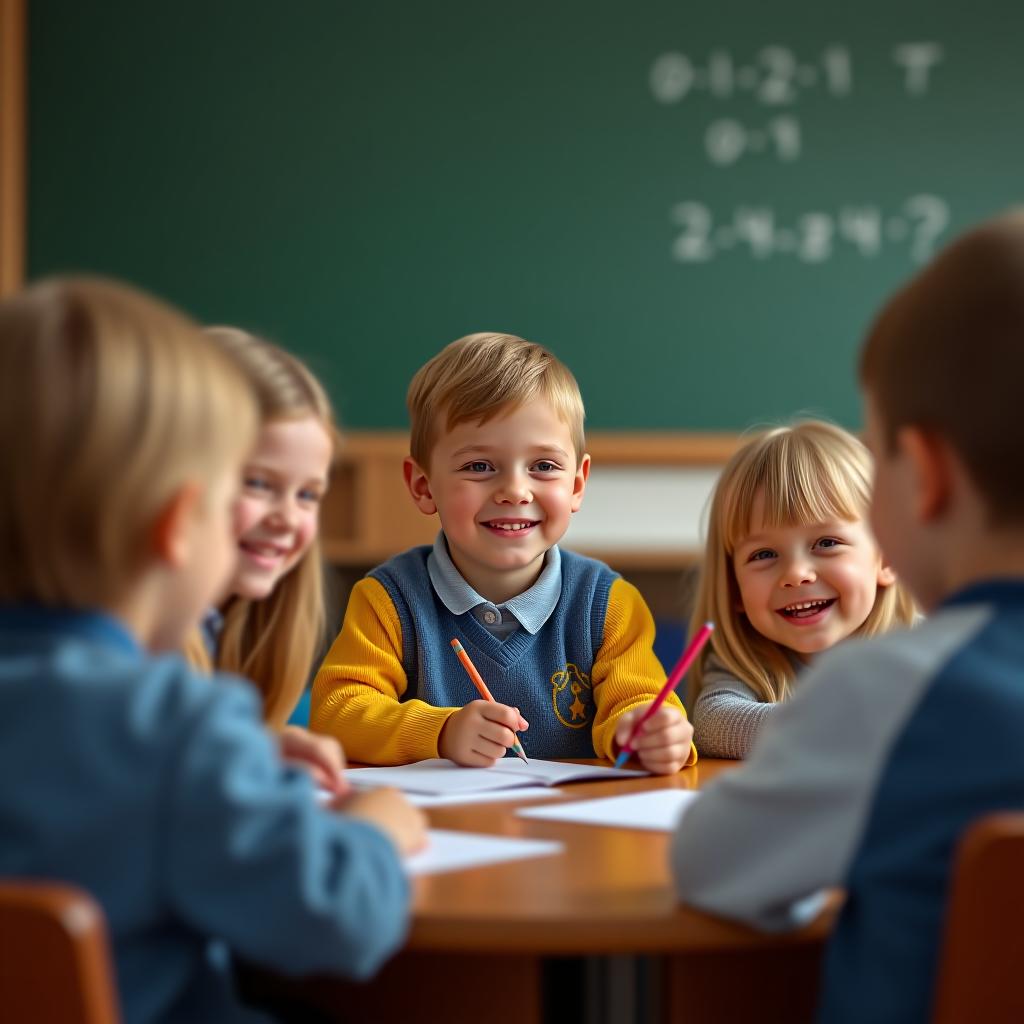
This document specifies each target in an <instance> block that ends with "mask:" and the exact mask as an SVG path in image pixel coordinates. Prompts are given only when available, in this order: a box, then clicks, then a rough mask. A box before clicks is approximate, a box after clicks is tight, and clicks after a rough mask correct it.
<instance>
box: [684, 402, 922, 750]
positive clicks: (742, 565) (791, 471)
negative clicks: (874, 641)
mask: <svg viewBox="0 0 1024 1024" xmlns="http://www.w3.org/2000/svg"><path fill="white" fill-rule="evenodd" d="M871 473H872V469H871V457H870V455H869V453H868V451H867V449H866V448H865V447H864V445H863V444H861V442H860V441H858V440H857V438H855V437H854V436H853V435H852V434H849V433H848V432H847V431H845V430H843V429H841V428H840V427H837V426H834V425H832V424H830V423H825V422H821V421H815V420H808V421H804V422H800V423H796V424H794V425H793V426H788V427H777V428H775V429H772V430H768V431H765V432H764V433H762V434H759V435H758V436H756V437H754V438H753V439H752V440H750V441H749V442H748V443H747V444H745V445H744V446H743V447H742V448H741V449H740V450H739V451H738V452H736V454H735V455H734V456H733V457H732V459H730V461H729V463H728V464H727V465H726V467H725V468H724V470H723V471H722V475H721V477H720V478H719V480H718V483H717V485H716V487H715V491H714V494H713V496H712V499H711V504H710V510H709V514H708V528H707V542H706V548H705V556H704V562H703V565H702V569H701V575H700V581H699V584H698V590H697V597H696V602H695V607H694V612H693V618H692V625H691V629H696V628H699V626H700V624H701V623H703V622H705V621H708V620H711V621H713V622H714V623H715V627H716V628H715V632H714V634H713V635H712V639H711V643H710V644H709V645H708V647H707V648H706V649H705V651H704V652H703V654H702V655H701V657H700V658H699V659H698V661H697V663H696V665H695V666H694V668H693V670H692V672H691V674H690V683H689V701H688V704H689V706H690V708H691V713H692V717H693V726H694V741H695V743H696V744H697V748H698V750H699V751H700V752H701V753H702V754H704V755H705V756H709V757H733V758H738V757H745V756H746V755H747V753H748V752H749V750H750V747H751V745H752V744H753V741H754V738H755V736H756V735H757V732H758V730H759V729H760V727H761V725H762V723H763V722H764V721H765V719H766V718H767V717H768V716H769V715H770V714H771V712H772V709H773V707H774V706H775V705H776V704H778V703H779V702H780V701H783V700H785V699H786V698H787V697H789V696H790V695H791V694H792V691H793V688H794V686H796V685H797V683H798V676H799V673H800V671H801V669H802V668H803V667H804V666H805V665H806V664H807V663H808V662H810V661H811V660H812V659H813V658H814V657H815V656H816V655H817V654H819V653H820V652H821V651H823V650H827V649H828V648H829V647H832V646H833V645H835V644H836V643H839V642H840V641H841V640H844V639H846V638H847V637H849V636H873V635H875V634H877V633H882V632H885V631H886V630H889V629H892V628H893V627H896V626H905V625H910V624H911V623H912V622H913V620H914V617H915V610H914V605H913V601H912V599H911V598H910V596H909V594H908V593H907V591H906V590H905V589H904V588H903V587H902V586H901V585H900V584H899V583H898V582H897V580H896V578H895V575H894V574H893V571H892V569H891V568H890V567H889V566H888V565H887V564H886V563H885V561H884V558H883V557H882V554H881V552H880V551H879V549H878V545H877V544H876V542H875V540H874V538H873V537H872V535H871V532H870V529H869V527H868V525H867V521H866V517H867V510H868V505H869V501H870V494H871Z"/></svg>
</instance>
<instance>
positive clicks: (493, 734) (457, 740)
mask: <svg viewBox="0 0 1024 1024" xmlns="http://www.w3.org/2000/svg"><path fill="white" fill-rule="evenodd" d="M528 728H529V724H528V723H527V721H526V719H524V718H523V717H522V715H520V714H519V710H518V709H517V708H510V707H509V706H508V705H507V704H497V703H495V702H494V701H489V700H474V701H470V703H469V704H467V705H466V706H465V707H462V708H459V710H458V711H456V712H455V714H454V715H452V716H451V718H449V719H448V721H447V722H445V724H444V728H443V729H442V730H441V736H440V738H439V739H438V742H437V752H438V754H440V755H441V757H447V758H448V759H449V760H450V761H454V762H455V763H456V764H461V765H466V766H468V767H470V768H490V767H491V765H493V764H495V763H496V762H497V761H498V759H499V758H502V757H504V756H505V754H506V752H507V751H508V750H509V749H511V748H512V747H514V746H515V745H516V743H517V740H516V733H517V732H522V731H524V730H525V729H528Z"/></svg>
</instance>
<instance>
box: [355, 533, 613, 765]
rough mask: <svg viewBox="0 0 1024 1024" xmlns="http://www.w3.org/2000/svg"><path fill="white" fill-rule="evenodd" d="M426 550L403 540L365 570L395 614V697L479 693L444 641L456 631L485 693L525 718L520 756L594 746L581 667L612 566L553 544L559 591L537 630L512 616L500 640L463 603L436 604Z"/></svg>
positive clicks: (592, 644)
mask: <svg viewBox="0 0 1024 1024" xmlns="http://www.w3.org/2000/svg"><path fill="white" fill-rule="evenodd" d="M430 550H431V549H430V547H429V546H427V545H424V546H422V547H416V548H411V549H410V550H409V551H406V552H404V553H402V554H400V555H397V556H395V557H394V558H392V559H391V560H390V561H388V562H385V563H384V564H383V565H381V566H378V567H377V568H376V569H374V570H373V571H372V572H370V573H369V576H370V577H371V578H373V579H375V580H377V581H378V582H379V583H380V584H381V585H382V586H383V587H384V589H385V590H387V592H388V594H389V596H390V597H391V600H392V601H393V602H394V606H395V611H396V612H397V614H398V620H399V622H400V623H401V627H402V667H403V669H404V671H405V676H406V682H407V685H406V690H405V693H404V694H403V696H402V700H403V701H405V700H412V699H413V698H416V699H419V700H423V701H426V702H427V703H428V704H433V705H435V706H436V707H459V706H461V705H463V704H468V703H469V702H470V701H472V700H478V699H479V697H480V695H479V694H478V693H477V691H476V688H475V687H474V686H473V683H472V682H471V681H470V679H469V677H468V676H467V675H466V671H465V669H464V668H463V667H462V664H461V663H460V662H459V659H458V658H457V657H456V656H455V652H454V651H453V650H452V649H451V646H450V645H451V641H452V640H453V639H455V638H457V639H458V640H459V641H460V642H461V643H462V646H463V647H465V649H466V651H467V653H468V654H469V656H470V658H471V659H472V660H473V664H474V665H476V667H477V671H479V673H480V675H481V676H482V677H483V679H484V682H485V683H487V687H488V689H489V690H490V691H491V694H492V695H493V697H494V699H495V700H496V701H498V702H499V703H501V704H508V705H510V706H512V707H517V708H519V711H520V713H521V714H522V716H523V717H524V718H525V719H526V720H527V722H529V723H530V728H529V731H527V732H524V733H523V734H522V738H523V746H524V747H525V748H526V751H527V754H528V755H529V756H532V757H540V758H560V757H594V756H596V755H595V753H594V744H593V740H592V738H591V728H592V726H593V723H594V714H595V711H596V706H595V703H594V691H593V687H592V685H591V681H590V677H591V672H592V670H593V667H594V659H595V656H596V654H597V651H598V650H599V649H600V647H601V644H602V642H603V640H604V621H605V613H606V612H607V610H608V594H609V591H610V590H611V585H612V582H613V581H614V580H615V579H616V578H617V574H616V573H614V572H612V570H611V569H609V568H608V567H607V566H606V565H604V564H603V563H601V562H598V561H595V560H594V559H592V558H584V557H583V556H582V555H577V554H573V553H572V552H571V551H562V552H561V556H562V591H561V595H560V596H559V598H558V603H557V604H556V605H555V610H554V611H553V612H552V613H551V616H550V617H549V618H548V621H547V622H545V623H544V625H543V626H542V627H541V629H540V630H539V632H538V633H537V634H536V635H531V634H530V633H529V632H528V631H527V630H526V629H524V628H523V627H521V626H520V627H519V628H518V629H516V630H515V631H514V632H512V633H511V634H510V635H509V636H507V637H506V638H505V639H504V640H499V639H498V638H497V637H495V636H493V635H492V634H491V633H489V632H488V631H487V629H485V628H484V627H483V626H482V625H480V623H479V622H477V620H476V619H475V618H474V617H473V614H472V612H466V613H464V614H462V615H454V614H453V613H452V612H450V611H449V610H448V609H447V608H446V607H445V605H444V602H443V601H442V600H441V599H440V597H438V596H437V592H436V591H435V590H434V586H433V584H432V583H431V582H430V576H429V574H428V572H427V556H428V555H429V554H430Z"/></svg>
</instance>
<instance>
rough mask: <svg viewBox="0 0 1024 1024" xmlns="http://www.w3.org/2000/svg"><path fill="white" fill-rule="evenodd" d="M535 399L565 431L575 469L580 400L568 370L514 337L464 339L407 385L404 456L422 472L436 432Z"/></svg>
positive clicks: (581, 446)
mask: <svg viewBox="0 0 1024 1024" xmlns="http://www.w3.org/2000/svg"><path fill="white" fill-rule="evenodd" d="M538 397H542V398H545V399H547V401H548V402H550V403H551V407H552V409H554V411H555V414H556V415H557V416H558V418H559V419H560V420H562V422H563V423H565V424H567V425H568V427H569V430H570V433H571V435H572V442H573V448H574V449H575V452H576V464H577V465H579V462H580V460H581V459H582V457H583V454H584V451H585V443H584V436H583V419H584V410H583V398H582V396H581V395H580V389H579V385H578V384H577V383H576V378H575V377H573V375H572V373H571V372H570V371H569V368H568V367H567V366H566V365H565V364H564V363H563V362H562V361H561V360H559V359H557V358H556V357H555V356H554V355H552V353H551V352H549V351H548V350H547V349H546V348H543V347H541V346H540V345H536V344H534V343H533V342H532V341H525V340H524V339H522V338H517V337H516V336H515V335H512V334H491V333H480V334H467V335H466V336H465V337H464V338H459V339H458V340H457V341H453V342H452V343H451V344H450V345H447V346H446V347H445V348H443V349H442V350H441V351H440V352H439V353H438V354H437V355H436V356H434V358H433V359H431V360H430V361H429V362H428V363H426V364H425V365H424V366H422V367H421V368H420V369H419V370H418V371H417V373H416V376H415V377H413V379H412V383H411V384H410V385H409V392H408V394H407V396H406V405H407V406H408V409H409V420H410V426H411V438H410V449H409V453H410V455H412V457H413V459H415V460H416V462H417V463H418V464H419V465H420V466H421V467H422V468H423V469H426V468H427V467H428V463H429V462H430V455H431V453H432V451H433V447H434V443H435V442H436V440H437V435H438V432H439V431H440V430H441V429H443V430H446V431H447V430H451V429H452V428H453V427H455V426H457V425H458V424H459V423H465V422H468V421H477V422H480V423H486V422H487V421H488V420H490V419H493V418H494V417H495V416H499V415H501V414H502V413H505V412H509V411H511V410H512V409H515V408H517V407H519V406H521V405H523V404H524V403H525V402H529V401H532V400H533V399H534V398H538Z"/></svg>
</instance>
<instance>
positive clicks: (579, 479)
mask: <svg viewBox="0 0 1024 1024" xmlns="http://www.w3.org/2000/svg"><path fill="white" fill-rule="evenodd" d="M589 476H590V456H589V455H587V454H586V453H584V455H583V457H582V458H581V459H580V464H579V465H578V466H577V467H576V475H575V476H574V477H573V481H572V501H571V503H570V505H569V509H570V510H571V511H572V512H578V511H579V507H580V505H582V504H583V492H584V491H585V490H586V489H587V477H589Z"/></svg>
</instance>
